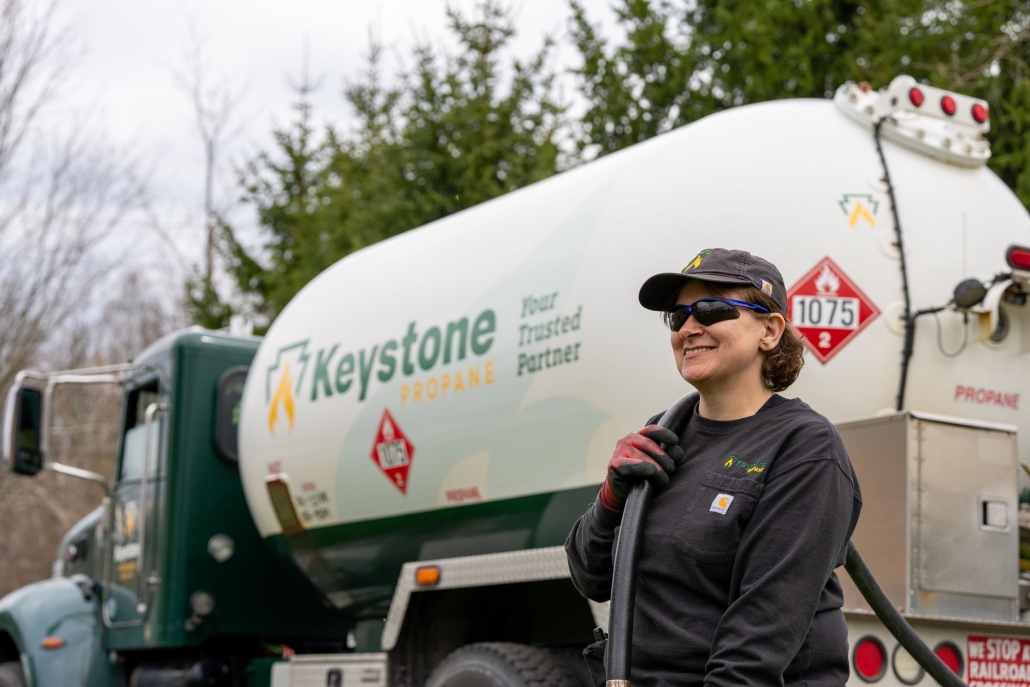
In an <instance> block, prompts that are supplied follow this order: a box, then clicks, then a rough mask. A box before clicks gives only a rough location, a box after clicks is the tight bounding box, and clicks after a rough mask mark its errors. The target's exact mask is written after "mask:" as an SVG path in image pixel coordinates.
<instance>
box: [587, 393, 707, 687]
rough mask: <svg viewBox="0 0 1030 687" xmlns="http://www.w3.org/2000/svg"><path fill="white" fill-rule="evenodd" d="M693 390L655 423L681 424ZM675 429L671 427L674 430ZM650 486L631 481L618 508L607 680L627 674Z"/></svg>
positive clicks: (690, 406) (693, 397)
mask: <svg viewBox="0 0 1030 687" xmlns="http://www.w3.org/2000/svg"><path fill="white" fill-rule="evenodd" d="M698 398H699V396H698V394H697V392H696V391H694V392H691V393H689V394H687V395H686V396H684V397H683V398H681V399H679V400H678V401H676V402H675V403H673V404H672V406H671V407H670V408H669V409H668V410H667V411H665V414H664V415H662V419H661V420H659V421H658V424H659V425H661V426H662V427H665V428H667V429H674V428H676V427H680V426H682V425H683V422H684V420H685V419H686V416H687V415H688V414H689V413H690V412H691V411H693V409H694V406H695V405H696V404H697V401H698ZM674 431H675V430H674ZM652 492H653V487H652V486H651V483H650V482H646V481H642V482H638V483H637V484H634V485H633V488H632V489H631V490H630V493H629V496H627V497H626V505H625V506H624V507H623V510H622V525H621V527H620V528H619V538H618V540H617V541H616V543H615V556H614V558H615V562H614V564H613V566H612V596H611V602H610V604H609V606H608V651H607V653H606V659H607V663H606V665H605V668H606V670H605V672H606V673H607V675H608V682H609V683H611V681H613V680H619V681H622V680H626V681H628V680H629V679H630V678H629V676H630V663H631V661H632V656H633V601H634V595H635V592H636V588H637V560H638V559H639V557H640V538H641V534H642V530H643V524H644V515H645V514H646V513H647V506H648V504H650V503H651V493H652Z"/></svg>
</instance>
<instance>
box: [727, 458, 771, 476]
mask: <svg viewBox="0 0 1030 687" xmlns="http://www.w3.org/2000/svg"><path fill="white" fill-rule="evenodd" d="M722 466H723V467H724V468H738V469H740V470H743V471H744V472H765V463H749V462H747V461H746V460H741V459H740V458H738V457H737V456H730V457H729V458H727V459H726V462H725V463H723V464H722Z"/></svg>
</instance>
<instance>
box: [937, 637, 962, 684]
mask: <svg viewBox="0 0 1030 687" xmlns="http://www.w3.org/2000/svg"><path fill="white" fill-rule="evenodd" d="M933 652H934V653H935V654H937V658H939V659H941V661H943V662H944V665H946V666H948V667H949V668H951V672H953V673H955V674H956V675H958V676H960V677H961V676H962V652H961V651H959V648H958V647H957V646H955V645H954V644H952V643H951V642H941V643H940V644H938V645H937V647H936V648H935V649H934V650H933Z"/></svg>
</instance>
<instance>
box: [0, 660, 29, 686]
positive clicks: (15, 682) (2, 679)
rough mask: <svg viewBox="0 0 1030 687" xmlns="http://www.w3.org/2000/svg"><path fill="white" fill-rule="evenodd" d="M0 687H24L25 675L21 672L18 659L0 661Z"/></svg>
mask: <svg viewBox="0 0 1030 687" xmlns="http://www.w3.org/2000/svg"><path fill="white" fill-rule="evenodd" d="M0 687H25V676H24V675H23V674H22V672H21V663H19V662H18V661H8V662H6V663H0Z"/></svg>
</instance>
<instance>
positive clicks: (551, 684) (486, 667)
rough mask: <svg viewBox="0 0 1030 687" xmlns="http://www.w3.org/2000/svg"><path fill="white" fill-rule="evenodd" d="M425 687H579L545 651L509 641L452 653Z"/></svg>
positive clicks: (470, 647) (565, 670) (559, 661)
mask: <svg viewBox="0 0 1030 687" xmlns="http://www.w3.org/2000/svg"><path fill="white" fill-rule="evenodd" d="M425 687H581V684H580V682H579V681H578V680H577V679H576V677H575V676H574V675H573V674H572V673H571V672H570V671H569V669H568V667H567V666H566V665H565V662H564V661H562V660H561V659H560V658H557V657H555V656H553V655H552V654H551V653H550V652H548V651H547V650H546V649H538V648H536V647H532V646H526V645H525V644H512V643H508V642H483V643H480V644H469V645H468V646H463V647H461V648H460V649H457V650H455V651H453V652H451V653H450V654H449V655H448V656H447V658H445V659H444V660H443V661H441V662H440V665H438V666H437V667H436V669H435V670H434V671H433V672H432V674H431V675H430V676H429V679H428V680H426V685H425Z"/></svg>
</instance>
